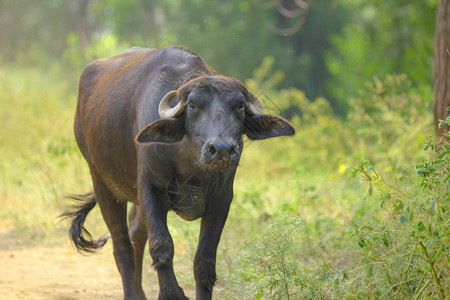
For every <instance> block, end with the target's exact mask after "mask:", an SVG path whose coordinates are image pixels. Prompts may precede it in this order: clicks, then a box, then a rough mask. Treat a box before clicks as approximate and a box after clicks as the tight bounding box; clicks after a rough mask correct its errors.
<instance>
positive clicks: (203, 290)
mask: <svg viewBox="0 0 450 300" xmlns="http://www.w3.org/2000/svg"><path fill="white" fill-rule="evenodd" d="M232 197H233V190H232V189H231V188H230V189H229V190H228V191H227V192H225V193H223V194H221V195H220V196H219V197H218V198H217V199H215V200H214V204H213V205H212V207H211V210H210V211H209V213H208V214H207V215H206V216H204V217H203V218H202V222H201V227H200V239H199V243H198V247H197V252H196V253H195V258H194V277H195V282H196V299H197V300H204V299H211V298H212V290H213V286H214V284H215V282H216V255H217V246H218V244H219V240H220V236H221V234H222V230H223V227H224V225H225V221H226V219H227V217H228V211H229V209H230V203H231V200H232Z"/></svg>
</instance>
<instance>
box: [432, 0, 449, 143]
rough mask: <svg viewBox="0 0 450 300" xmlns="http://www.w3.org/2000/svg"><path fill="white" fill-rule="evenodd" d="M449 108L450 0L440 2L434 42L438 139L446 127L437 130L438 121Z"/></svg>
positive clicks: (435, 105)
mask: <svg viewBox="0 0 450 300" xmlns="http://www.w3.org/2000/svg"><path fill="white" fill-rule="evenodd" d="M449 106H450V0H440V2H439V7H438V16H437V21H436V37H435V42H434V100H433V109H434V118H435V126H436V135H437V138H438V139H439V138H440V137H442V133H443V132H444V130H447V131H450V128H449V126H448V125H444V126H443V127H442V128H439V120H445V119H446V118H447V116H448V110H447V107H449Z"/></svg>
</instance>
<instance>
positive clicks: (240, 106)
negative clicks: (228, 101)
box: [237, 101, 245, 110]
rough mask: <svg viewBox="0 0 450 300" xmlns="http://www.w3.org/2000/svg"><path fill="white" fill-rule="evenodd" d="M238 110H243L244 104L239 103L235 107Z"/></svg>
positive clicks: (242, 102)
mask: <svg viewBox="0 0 450 300" xmlns="http://www.w3.org/2000/svg"><path fill="white" fill-rule="evenodd" d="M237 109H238V110H245V102H244V101H241V102H239V104H238V106H237Z"/></svg>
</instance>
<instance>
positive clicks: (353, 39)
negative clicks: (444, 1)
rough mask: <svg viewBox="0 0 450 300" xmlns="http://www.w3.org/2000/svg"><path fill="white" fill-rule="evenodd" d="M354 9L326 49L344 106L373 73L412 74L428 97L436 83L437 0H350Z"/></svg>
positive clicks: (330, 85)
mask: <svg viewBox="0 0 450 300" xmlns="http://www.w3.org/2000/svg"><path fill="white" fill-rule="evenodd" d="M347 3H348V4H349V5H351V6H353V9H354V10H355V12H358V13H356V14H354V15H353V19H352V22H349V23H348V24H347V25H346V26H345V27H344V28H343V29H342V32H340V33H339V34H336V35H334V36H333V37H332V44H333V48H332V49H330V50H329V51H328V52H327V54H326V60H327V65H328V68H329V71H330V72H331V74H332V76H331V78H330V80H329V81H328V82H327V89H328V92H329V93H330V94H331V95H332V96H333V97H334V98H336V99H337V101H338V104H339V107H340V109H344V108H345V107H346V106H347V100H348V97H349V96H351V95H355V94H356V93H357V92H358V91H359V90H360V89H362V88H363V87H364V85H365V83H366V82H368V81H371V80H372V79H373V77H375V76H378V77H385V76H387V75H388V74H391V73H405V74H408V77H409V79H410V80H411V81H412V83H413V86H415V87H417V88H418V89H419V90H420V91H422V92H423V94H421V96H422V97H423V98H425V99H426V97H428V95H429V94H430V86H431V83H432V72H431V66H432V59H433V39H434V24H435V10H436V7H437V3H438V1H437V0H430V1H422V0H414V1H404V0H395V1H389V2H387V1H377V0H370V1H360V0H357V1H353V0H352V1H347Z"/></svg>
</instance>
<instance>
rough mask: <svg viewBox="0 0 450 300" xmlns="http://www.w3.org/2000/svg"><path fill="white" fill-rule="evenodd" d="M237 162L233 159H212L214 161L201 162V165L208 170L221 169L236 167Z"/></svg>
mask: <svg viewBox="0 0 450 300" xmlns="http://www.w3.org/2000/svg"><path fill="white" fill-rule="evenodd" d="M238 164H239V162H234V161H214V162H202V163H201V165H202V167H203V168H204V169H207V170H210V171H221V170H229V169H235V168H237V166H238Z"/></svg>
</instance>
